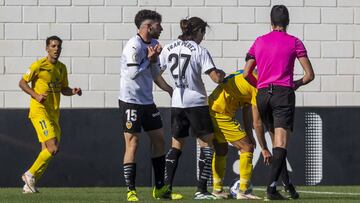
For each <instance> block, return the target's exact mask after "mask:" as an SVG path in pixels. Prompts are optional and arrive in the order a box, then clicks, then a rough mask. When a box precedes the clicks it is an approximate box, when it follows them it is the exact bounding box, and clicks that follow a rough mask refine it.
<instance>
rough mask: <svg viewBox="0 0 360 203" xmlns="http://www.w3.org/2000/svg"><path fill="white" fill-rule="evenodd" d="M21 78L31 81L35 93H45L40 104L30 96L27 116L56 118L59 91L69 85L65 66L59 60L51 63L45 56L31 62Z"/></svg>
mask: <svg viewBox="0 0 360 203" xmlns="http://www.w3.org/2000/svg"><path fill="white" fill-rule="evenodd" d="M23 79H24V80H25V81H26V82H31V87H32V88H33V89H34V91H35V92H36V93H37V94H47V98H46V100H45V101H44V103H42V104H41V103H39V102H38V101H36V99H34V98H32V97H31V99H30V112H29V118H36V117H39V116H40V117H41V116H46V117H49V118H51V119H55V120H58V119H59V116H60V109H59V106H60V93H61V90H62V89H65V88H67V87H68V85H69V82H68V76H67V70H66V66H65V65H64V64H63V63H61V62H60V61H57V62H56V64H52V63H50V62H49V61H48V60H47V58H46V57H45V58H42V59H40V60H38V61H36V62H34V63H33V64H31V66H30V68H29V70H28V71H27V72H26V73H25V74H24V75H23Z"/></svg>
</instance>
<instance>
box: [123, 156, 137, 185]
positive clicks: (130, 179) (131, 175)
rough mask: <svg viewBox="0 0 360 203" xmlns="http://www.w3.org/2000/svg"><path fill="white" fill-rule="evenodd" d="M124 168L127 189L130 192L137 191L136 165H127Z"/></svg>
mask: <svg viewBox="0 0 360 203" xmlns="http://www.w3.org/2000/svg"><path fill="white" fill-rule="evenodd" d="M123 167H124V178H125V184H126V187H127V188H128V190H135V178H136V163H126V164H124V165H123Z"/></svg>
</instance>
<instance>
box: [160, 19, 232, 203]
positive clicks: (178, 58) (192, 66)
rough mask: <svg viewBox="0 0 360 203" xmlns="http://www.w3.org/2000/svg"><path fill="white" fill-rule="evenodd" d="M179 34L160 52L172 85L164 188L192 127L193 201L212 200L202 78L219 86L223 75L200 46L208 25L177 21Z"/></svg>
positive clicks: (209, 131) (208, 128)
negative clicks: (196, 153) (195, 147)
mask: <svg viewBox="0 0 360 203" xmlns="http://www.w3.org/2000/svg"><path fill="white" fill-rule="evenodd" d="M180 27H181V30H182V34H181V35H180V36H179V37H178V39H177V40H175V41H173V42H170V43H169V44H167V45H166V46H164V49H163V50H162V52H161V55H160V61H161V68H162V69H163V70H165V69H166V68H170V72H171V75H172V77H173V79H174V81H175V86H176V87H175V89H174V92H173V97H172V103H171V107H172V108H171V127H172V134H173V138H172V147H171V149H170V150H169V151H168V153H167V154H166V172H165V184H166V185H168V186H169V189H170V191H171V190H172V183H173V178H174V175H175V171H176V169H177V165H178V160H179V157H180V155H181V153H182V147H183V145H184V142H185V138H186V137H188V136H189V128H190V127H191V129H192V131H193V133H194V135H195V136H196V137H197V140H198V142H199V144H200V157H199V162H198V165H199V177H198V186H197V192H196V193H195V199H215V198H216V197H215V196H213V195H212V194H211V193H209V192H208V191H207V181H208V179H209V178H210V176H211V162H212V155H213V149H212V139H213V126H212V123H211V118H210V115H209V106H208V101H207V94H206V90H205V86H204V83H203V81H202V78H201V75H202V74H204V73H205V74H206V75H208V76H210V78H211V79H212V80H213V81H214V82H216V83H220V82H222V80H223V78H224V76H225V73H224V72H223V71H222V70H219V69H217V68H216V67H215V64H214V63H213V60H212V58H211V56H210V53H209V52H208V51H207V50H206V49H205V48H203V47H201V46H200V43H201V41H202V40H203V38H204V35H205V32H206V27H208V24H207V23H206V22H204V21H203V20H202V19H200V18H198V17H192V18H189V19H183V20H181V21H180Z"/></svg>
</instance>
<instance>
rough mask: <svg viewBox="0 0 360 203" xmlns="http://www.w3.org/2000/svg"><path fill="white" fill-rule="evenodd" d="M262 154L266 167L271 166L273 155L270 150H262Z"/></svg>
mask: <svg viewBox="0 0 360 203" xmlns="http://www.w3.org/2000/svg"><path fill="white" fill-rule="evenodd" d="M261 154H262V156H263V158H264V164H265V165H267V166H268V165H270V163H271V153H270V152H269V150H268V149H263V150H261Z"/></svg>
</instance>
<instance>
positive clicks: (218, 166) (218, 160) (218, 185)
mask: <svg viewBox="0 0 360 203" xmlns="http://www.w3.org/2000/svg"><path fill="white" fill-rule="evenodd" d="M225 170H226V156H217V155H216V154H215V153H214V156H213V161H212V172H213V190H222V188H223V179H224V177H225Z"/></svg>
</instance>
